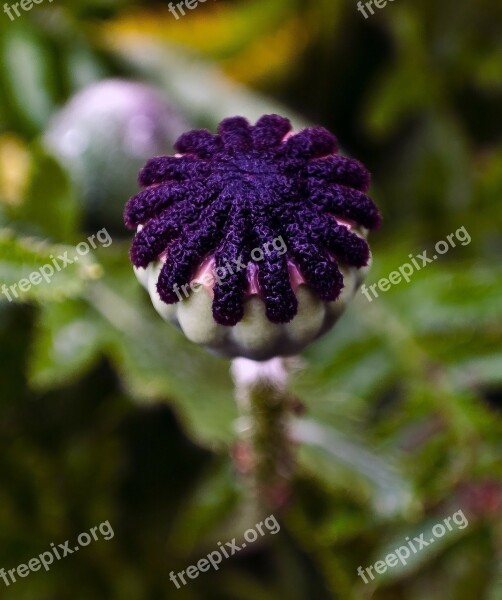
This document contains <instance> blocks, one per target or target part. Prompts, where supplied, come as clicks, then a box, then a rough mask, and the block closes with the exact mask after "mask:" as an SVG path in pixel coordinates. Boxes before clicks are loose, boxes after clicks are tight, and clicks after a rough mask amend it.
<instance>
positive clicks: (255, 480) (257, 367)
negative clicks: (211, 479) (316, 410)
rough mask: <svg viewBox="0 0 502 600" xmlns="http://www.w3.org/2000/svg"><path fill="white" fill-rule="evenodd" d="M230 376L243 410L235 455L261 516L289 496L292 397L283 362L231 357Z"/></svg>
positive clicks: (279, 504) (276, 508)
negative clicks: (232, 378)
mask: <svg viewBox="0 0 502 600" xmlns="http://www.w3.org/2000/svg"><path fill="white" fill-rule="evenodd" d="M232 375H233V377H234V381H235V384H236V395H237V401H238V404H239V406H240V408H241V414H242V415H243V416H242V417H241V419H240V420H239V429H240V433H241V439H240V441H239V442H238V445H237V448H236V453H235V458H236V463H237V466H238V468H239V470H240V471H241V472H242V473H243V475H244V476H245V478H246V480H247V482H248V484H249V488H250V493H251V500H252V501H253V505H254V507H255V509H256V511H257V512H258V513H260V514H258V515H257V516H261V515H263V514H264V513H265V511H270V510H272V511H273V510H278V509H280V508H281V507H282V506H283V505H284V503H285V502H286V500H287V499H288V497H289V484H290V479H291V475H292V472H293V453H292V446H291V439H290V436H289V429H290V417H291V407H292V402H291V398H290V396H289V394H288V391H287V384H288V378H289V374H288V369H287V365H286V364H285V361H284V360H283V359H280V358H274V359H272V360H269V361H267V362H262V363H260V362H255V361H252V360H248V359H245V358H238V359H235V360H234V361H233V364H232Z"/></svg>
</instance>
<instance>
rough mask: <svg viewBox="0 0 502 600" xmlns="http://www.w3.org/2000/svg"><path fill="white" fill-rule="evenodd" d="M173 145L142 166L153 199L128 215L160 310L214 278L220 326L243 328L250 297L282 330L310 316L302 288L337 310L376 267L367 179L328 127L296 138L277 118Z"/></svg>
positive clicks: (228, 125)
mask: <svg viewBox="0 0 502 600" xmlns="http://www.w3.org/2000/svg"><path fill="white" fill-rule="evenodd" d="M175 148H176V150H177V151H178V153H179V154H177V155H176V156H171V157H169V156H162V157H157V158H153V159H151V160H150V161H149V162H148V163H147V164H146V166H145V167H144V168H143V169H142V171H141V173H140V177H139V183H140V185H141V186H142V187H143V188H144V191H142V192H141V193H140V194H138V195H137V196H134V197H133V198H131V199H130V200H129V202H128V204H127V207H126V211H125V221H126V224H127V225H128V226H129V227H130V228H134V229H136V230H137V232H136V235H135V237H134V241H133V244H132V248H131V260H132V262H133V264H134V266H135V267H136V268H137V269H139V271H138V272H139V273H141V270H142V269H147V268H150V269H151V266H152V265H155V287H156V289H155V290H154V292H156V294H158V297H156V303H157V307H158V306H159V300H160V302H161V303H164V304H165V305H173V304H177V303H179V302H180V300H182V296H181V297H180V291H179V290H180V289H183V288H185V290H186V289H187V286H189V285H191V284H193V282H194V281H199V282H203V283H204V275H206V274H207V273H208V272H209V273H211V274H212V275H213V281H212V282H210V283H209V284H208V283H207V282H208V280H207V279H206V280H205V281H206V284H205V287H206V289H207V291H208V293H209V295H210V296H211V297H212V307H211V310H212V318H213V320H214V322H215V324H217V325H219V326H226V327H230V326H238V324H240V323H241V321H242V320H243V319H244V320H246V307H247V305H248V304H249V301H250V300H251V299H253V298H254V299H256V298H259V299H260V300H261V302H262V304H263V307H264V316H265V317H266V320H267V321H268V322H269V323H270V324H271V325H272V324H274V325H276V326H280V325H282V324H286V323H290V322H293V321H294V320H295V318H296V317H297V316H298V314H299V312H302V311H301V310H300V309H301V307H300V306H299V297H300V295H301V293H300V288H302V289H303V296H305V294H307V295H308V296H309V302H310V304H315V305H319V304H323V303H327V304H332V303H336V301H337V300H339V299H340V297H341V295H342V290H344V285H345V287H347V283H348V282H347V281H345V283H344V275H345V278H347V277H348V276H351V277H352V276H353V275H354V271H357V270H359V269H361V268H362V267H365V266H366V265H367V264H368V261H369V259H370V251H369V247H368V244H367V242H366V240H365V231H366V230H367V229H371V228H374V227H376V226H377V225H378V224H379V213H378V210H377V208H376V206H375V205H374V203H373V202H372V200H371V199H370V198H369V197H368V196H367V195H366V194H365V192H366V191H367V188H368V186H369V175H368V173H367V171H366V169H365V168H364V167H363V166H362V165H361V164H360V163H358V162H357V161H355V160H352V159H349V158H345V157H343V156H340V155H339V154H337V153H336V152H337V142H336V138H335V137H334V136H333V135H332V134H331V133H329V132H328V131H327V130H325V129H323V128H321V127H315V128H308V129H304V130H303V131H300V132H299V133H297V134H293V133H292V132H291V123H290V122H289V121H288V119H285V118H283V117H280V116H278V115H265V116H263V117H262V118H261V119H259V121H258V122H257V123H256V125H254V126H251V125H250V124H249V123H248V121H247V120H246V119H244V118H242V117H234V118H229V119H225V120H224V121H223V122H222V123H221V124H220V126H219V128H218V133H217V134H212V133H210V132H209V131H206V130H196V131H189V132H187V133H185V134H183V135H182V136H181V137H180V138H179V139H178V141H177V143H176V145H175ZM149 265H150V267H149ZM223 273H224V275H225V276H224V277H223V276H222V274H223ZM143 279H144V282H145V283H148V282H146V279H145V278H143ZM355 279H357V278H355ZM355 279H354V281H355ZM349 283H351V282H349ZM349 287H350V286H349ZM352 287H356V285H353V286H352ZM192 290H193V286H192ZM351 291H352V290H351ZM171 314H172V313H170V316H171ZM325 321H326V319H325V318H323V319H321V320H320V323H319V327H317V329H316V331H315V335H314V337H316V335H319V334H320V333H322V331H323V330H325V329H326V328H327V326H326V322H325ZM314 329H315V328H314ZM310 333H312V332H310ZM300 345H302V344H300ZM279 346H280V344H279ZM296 346H298V344H297V345H296ZM296 346H295V347H296ZM276 349H277V348H276ZM229 352H230V353H231V354H235V352H236V351H229ZM259 354H260V353H259ZM265 354H267V355H268V352H266V353H265ZM260 356H261V354H260Z"/></svg>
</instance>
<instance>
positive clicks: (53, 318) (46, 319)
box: [28, 299, 106, 389]
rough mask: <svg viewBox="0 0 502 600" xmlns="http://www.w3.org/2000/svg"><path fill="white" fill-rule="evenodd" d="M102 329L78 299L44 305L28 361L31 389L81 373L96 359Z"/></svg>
mask: <svg viewBox="0 0 502 600" xmlns="http://www.w3.org/2000/svg"><path fill="white" fill-rule="evenodd" d="M105 337H106V330H105V329H104V328H103V322H102V320H101V319H100V318H99V316H98V315H97V314H96V313H95V312H94V311H93V310H92V309H91V308H90V307H89V306H88V305H87V304H86V303H85V302H84V301H82V300H70V299H68V300H66V301H65V302H58V303H52V304H47V305H45V306H43V307H42V308H41V310H40V313H39V315H38V319H37V326H36V329H35V332H34V339H33V343H32V347H31V353H30V357H29V362H28V380H29V382H30V384H31V385H32V387H35V388H42V389H47V388H53V387H56V386H59V385H62V384H66V383H68V382H70V381H73V380H75V379H76V378H78V377H79V376H81V375H83V374H84V373H85V372H86V371H87V370H88V369H89V368H90V367H91V366H92V365H93V364H94V363H95V361H96V360H97V359H98V358H99V355H100V350H101V349H102V346H103V344H104V342H105Z"/></svg>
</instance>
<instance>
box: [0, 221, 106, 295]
mask: <svg viewBox="0 0 502 600" xmlns="http://www.w3.org/2000/svg"><path fill="white" fill-rule="evenodd" d="M66 253H67V257H68V258H69V259H70V260H73V259H75V256H76V254H77V252H76V250H75V248H74V247H71V246H62V245H54V244H48V243H46V242H41V241H39V240H35V239H31V238H18V237H16V236H15V234H14V233H12V232H11V231H8V230H5V229H4V230H0V284H2V286H4V287H2V294H3V297H2V298H1V300H2V301H9V302H28V301H35V302H50V301H55V300H62V299H64V298H71V297H75V296H77V295H78V294H80V293H81V292H82V290H83V289H84V286H85V284H86V282H87V281H89V280H92V279H96V278H97V277H99V276H100V275H101V272H102V271H101V268H100V266H99V265H98V264H97V263H96V262H95V261H94V260H93V259H92V258H91V257H90V255H86V256H77V257H76V260H77V261H78V262H73V264H71V265H70V264H68V265H66V266H65V264H64V263H65V261H64V260H63V259H62V257H63V256H65V254H66ZM58 269H59V270H58Z"/></svg>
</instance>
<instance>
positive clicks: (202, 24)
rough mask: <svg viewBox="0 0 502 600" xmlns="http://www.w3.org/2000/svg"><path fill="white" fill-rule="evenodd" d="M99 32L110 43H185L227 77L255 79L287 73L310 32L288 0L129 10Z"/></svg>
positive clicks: (261, 0) (265, 78)
mask: <svg viewBox="0 0 502 600" xmlns="http://www.w3.org/2000/svg"><path fill="white" fill-rule="evenodd" d="M293 15H294V16H293ZM98 33H99V36H100V37H101V39H102V40H103V41H104V42H105V44H106V45H108V46H109V47H117V45H119V46H123V45H124V44H127V43H141V42H142V41H147V40H148V41H152V40H153V41H158V42H160V43H166V44H169V45H174V46H176V45H178V46H184V47H186V48H189V49H191V50H195V51H197V52H198V53H199V54H201V55H202V56H204V57H205V58H207V59H209V60H212V61H215V62H216V63H218V64H219V65H220V66H221V67H222V68H223V69H224V70H225V71H226V72H227V73H228V75H229V76H230V77H232V78H234V79H236V80H238V81H241V82H244V83H255V82H257V81H263V80H267V79H269V78H271V77H272V76H273V77H276V76H277V74H280V73H285V72H288V70H289V69H290V68H291V67H292V66H293V65H294V64H295V60H296V59H297V57H298V56H299V55H301V53H302V52H303V51H304V49H305V47H306V45H307V43H308V42H309V40H310V38H311V33H312V32H311V31H310V29H309V26H308V21H307V20H304V19H300V18H299V17H298V15H297V14H296V15H295V12H294V11H292V10H291V6H290V4H289V2H285V1H284V0H278V1H277V2H275V3H274V2H269V1H268V0H267V1H266V2H265V1H264V0H255V2H254V3H252V4H247V3H246V4H239V3H237V4H234V5H223V4H216V3H214V4H211V5H201V6H200V7H198V9H197V10H194V11H192V12H191V13H188V14H187V15H186V16H185V17H182V18H180V19H179V20H176V19H175V18H174V17H173V15H172V14H171V13H170V12H169V11H168V10H167V9H166V10H156V11H155V12H152V11H150V10H131V11H127V12H126V13H123V14H121V15H120V16H119V17H117V18H116V19H114V20H112V21H108V22H106V23H105V24H103V25H102V26H100V29H99V32H98Z"/></svg>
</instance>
